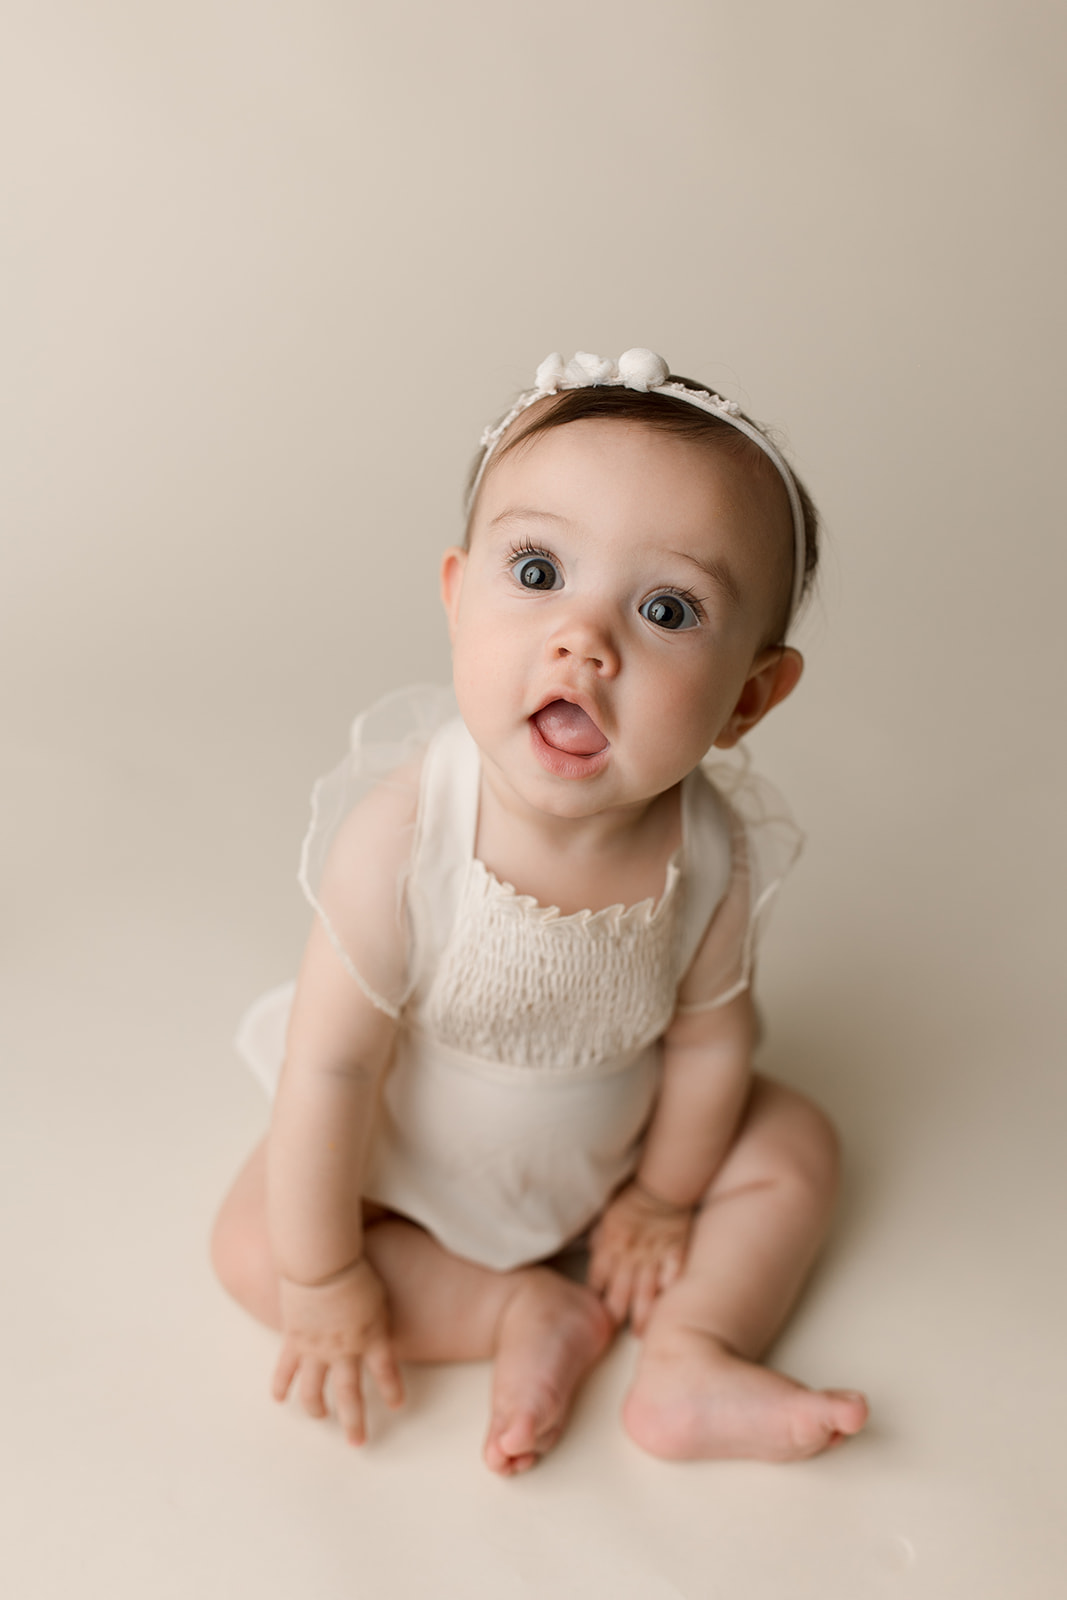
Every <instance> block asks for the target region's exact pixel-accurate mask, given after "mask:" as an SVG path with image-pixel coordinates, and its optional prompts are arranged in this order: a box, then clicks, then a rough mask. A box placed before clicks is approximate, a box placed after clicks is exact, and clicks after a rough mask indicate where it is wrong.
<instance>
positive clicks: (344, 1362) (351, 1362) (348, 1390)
mask: <svg viewBox="0 0 1067 1600" xmlns="http://www.w3.org/2000/svg"><path fill="white" fill-rule="evenodd" d="M330 1382H331V1384H332V1386H333V1403H334V1405H335V1406H336V1407H337V1420H338V1421H339V1422H340V1424H341V1426H342V1428H343V1429H344V1430H345V1437H346V1439H347V1440H348V1442H349V1444H362V1443H363V1442H364V1440H365V1439H366V1437H367V1428H366V1423H365V1421H364V1416H363V1388H362V1385H361V1383H360V1377H359V1357H358V1356H342V1357H341V1359H340V1361H335V1362H334V1364H333V1366H332V1367H331V1368H330Z"/></svg>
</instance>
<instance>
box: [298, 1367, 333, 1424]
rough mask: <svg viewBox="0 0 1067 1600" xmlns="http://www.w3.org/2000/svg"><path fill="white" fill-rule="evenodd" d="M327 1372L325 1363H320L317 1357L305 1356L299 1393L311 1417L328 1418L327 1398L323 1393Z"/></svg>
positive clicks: (302, 1403) (301, 1369)
mask: <svg viewBox="0 0 1067 1600" xmlns="http://www.w3.org/2000/svg"><path fill="white" fill-rule="evenodd" d="M327 1370H328V1369H327V1366H326V1363H325V1361H320V1360H319V1359H318V1357H317V1356H304V1358H303V1360H302V1361H301V1363H300V1382H299V1384H298V1386H297V1393H298V1394H299V1396H300V1404H301V1405H302V1406H303V1408H304V1410H305V1411H306V1412H307V1414H308V1416H309V1417H324V1416H326V1398H325V1396H324V1394H323V1392H322V1391H323V1389H324V1388H325V1385H326V1373H327Z"/></svg>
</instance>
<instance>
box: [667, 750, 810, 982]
mask: <svg viewBox="0 0 1067 1600" xmlns="http://www.w3.org/2000/svg"><path fill="white" fill-rule="evenodd" d="M703 772H704V775H705V777H706V778H707V779H708V781H709V783H711V785H712V786H713V788H714V789H715V790H716V792H717V794H718V795H719V797H720V799H721V800H722V801H723V810H724V813H725V816H726V819H727V823H728V826H729V829H730V859H731V870H730V879H729V883H728V886H727V889H726V893H725V894H724V895H723V897H722V899H721V900H720V902H719V904H718V907H717V908H716V910H715V912H714V914H713V916H712V918H711V921H710V922H709V923H708V927H707V931H706V933H705V935H704V938H703V940H702V942H701V945H700V947H699V949H698V951H697V954H696V956H695V957H694V959H693V961H692V963H691V965H690V967H689V970H688V972H687V973H686V975H685V977H684V978H683V980H682V984H681V987H680V989H679V992H678V1007H677V1009H678V1010H679V1011H681V1012H688V1011H710V1010H712V1009H713V1008H714V1007H716V1006H723V1005H726V1003H727V1002H728V1001H730V1000H732V999H734V997H735V996H736V995H738V994H740V993H741V992H742V991H743V990H744V989H746V988H747V987H748V985H749V982H750V981H751V977H752V966H753V961H754V959H755V952H756V946H757V943H758V941H759V938H760V934H761V932H762V929H763V925H764V923H765V921H766V917H767V913H768V911H769V909H770V906H771V904H772V903H773V901H774V897H775V895H776V894H777V892H778V890H779V888H780V887H781V884H782V882H783V880H784V878H785V877H786V874H787V873H788V872H789V870H790V868H791V867H792V866H793V863H794V862H795V861H796V858H797V856H798V855H799V854H800V850H801V846H802V845H803V842H804V836H803V834H802V833H801V831H800V829H799V828H798V827H797V825H796V823H795V822H794V820H793V817H792V815H791V813H790V811H789V807H788V806H787V805H786V802H785V800H784V799H783V798H782V796H781V795H780V794H779V793H778V791H777V789H775V787H774V785H773V784H771V783H768V782H767V780H766V779H765V778H762V777H760V776H759V775H758V774H756V773H754V772H753V771H752V770H751V767H750V765H749V758H748V753H747V751H745V750H744V749H738V750H737V751H736V752H733V753H732V755H731V756H730V757H723V756H722V755H721V754H720V752H718V751H715V752H713V754H712V755H711V756H709V757H708V758H707V759H706V760H705V762H704V763H703Z"/></svg>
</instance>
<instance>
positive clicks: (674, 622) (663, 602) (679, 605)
mask: <svg viewBox="0 0 1067 1600" xmlns="http://www.w3.org/2000/svg"><path fill="white" fill-rule="evenodd" d="M640 611H641V615H642V616H643V617H644V618H646V620H647V621H649V622H654V623H655V624H656V627H657V628H669V629H671V630H672V631H678V630H680V629H684V628H698V627H699V626H700V618H699V617H698V616H697V614H696V612H695V611H694V610H693V608H692V606H691V605H690V604H689V602H688V600H683V599H682V597H681V595H680V594H654V595H653V596H652V598H651V600H646V601H645V603H644V604H643V605H642V606H641V607H640Z"/></svg>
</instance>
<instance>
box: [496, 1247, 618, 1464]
mask: <svg viewBox="0 0 1067 1600" xmlns="http://www.w3.org/2000/svg"><path fill="white" fill-rule="evenodd" d="M613 1332H614V1324H613V1323H612V1321H611V1319H610V1317H609V1316H608V1314H607V1312H606V1311H605V1310H604V1307H603V1305H602V1304H601V1302H600V1300H599V1299H598V1297H597V1296H596V1295H595V1294H594V1293H593V1292H592V1290H591V1289H587V1288H585V1287H584V1285H582V1284H577V1283H570V1282H568V1280H567V1279H566V1278H563V1277H560V1275H559V1274H558V1273H557V1272H553V1271H551V1269H549V1268H547V1267H534V1268H532V1269H531V1270H530V1271H529V1272H527V1273H525V1274H524V1275H523V1279H522V1281H521V1283H520V1284H519V1286H518V1287H517V1288H516V1290H515V1293H514V1294H513V1295H512V1297H511V1299H510V1300H509V1301H508V1303H507V1305H506V1306H505V1308H504V1312H503V1315H502V1316H501V1319H500V1327H499V1329H498V1333H497V1345H496V1362H495V1365H494V1367H493V1399H492V1413H491V1416H490V1420H489V1433H488V1435H487V1437H486V1441H485V1460H486V1463H487V1464H488V1465H489V1466H490V1467H491V1468H492V1469H493V1471H494V1472H499V1473H502V1474H504V1475H505V1476H510V1475H511V1474H513V1473H516V1472H525V1471H526V1470H527V1469H528V1468H529V1467H532V1466H535V1465H536V1463H537V1462H538V1461H539V1460H540V1458H541V1457H542V1456H543V1455H544V1454H545V1452H546V1451H548V1450H551V1448H552V1446H553V1445H554V1444H555V1443H556V1440H557V1439H558V1438H559V1436H560V1434H561V1433H562V1432H563V1427H564V1424H565V1422H566V1420H567V1414H568V1412H569V1411H570V1408H571V1401H572V1400H573V1398H574V1395H575V1392H576V1390H577V1388H578V1385H579V1384H580V1383H581V1381H582V1379H583V1378H584V1377H585V1375H586V1373H587V1372H588V1371H589V1369H590V1368H591V1367H592V1366H593V1365H594V1364H595V1363H596V1362H597V1361H598V1360H599V1358H600V1356H601V1355H602V1354H603V1353H604V1350H605V1349H606V1348H607V1346H608V1344H609V1343H610V1341H611V1336H612V1334H613Z"/></svg>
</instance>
